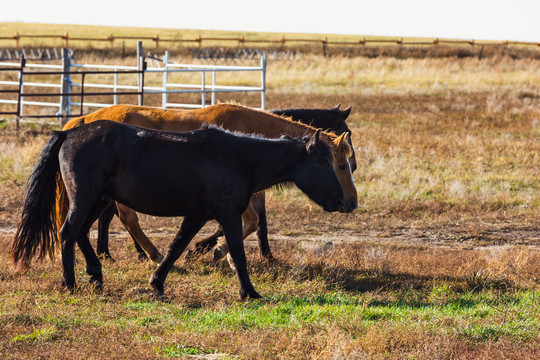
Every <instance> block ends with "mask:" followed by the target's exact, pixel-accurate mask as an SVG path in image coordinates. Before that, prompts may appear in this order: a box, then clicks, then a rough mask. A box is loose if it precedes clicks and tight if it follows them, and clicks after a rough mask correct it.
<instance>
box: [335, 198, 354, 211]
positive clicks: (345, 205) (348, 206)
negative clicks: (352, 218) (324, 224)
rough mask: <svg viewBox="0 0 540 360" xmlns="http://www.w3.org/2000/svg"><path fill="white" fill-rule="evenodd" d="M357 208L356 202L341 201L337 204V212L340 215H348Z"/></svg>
mask: <svg viewBox="0 0 540 360" xmlns="http://www.w3.org/2000/svg"><path fill="white" fill-rule="evenodd" d="M357 207H358V202H356V200H342V201H341V202H340V204H339V207H338V211H339V212H340V213H350V212H352V211H353V210H354V209H356V208H357Z"/></svg>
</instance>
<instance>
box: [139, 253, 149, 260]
mask: <svg viewBox="0 0 540 360" xmlns="http://www.w3.org/2000/svg"><path fill="white" fill-rule="evenodd" d="M137 259H138V260H139V261H146V260H148V256H147V255H146V254H145V253H137Z"/></svg>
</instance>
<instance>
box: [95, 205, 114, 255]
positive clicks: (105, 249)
mask: <svg viewBox="0 0 540 360" xmlns="http://www.w3.org/2000/svg"><path fill="white" fill-rule="evenodd" d="M115 214H116V206H115V205H114V201H110V202H109V204H108V205H107V206H106V207H105V209H104V210H103V212H102V213H101V215H99V220H98V237H97V254H98V256H99V257H101V258H105V259H111V260H112V257H111V253H110V252H109V225H110V224H111V221H112V219H113V217H114V215H115Z"/></svg>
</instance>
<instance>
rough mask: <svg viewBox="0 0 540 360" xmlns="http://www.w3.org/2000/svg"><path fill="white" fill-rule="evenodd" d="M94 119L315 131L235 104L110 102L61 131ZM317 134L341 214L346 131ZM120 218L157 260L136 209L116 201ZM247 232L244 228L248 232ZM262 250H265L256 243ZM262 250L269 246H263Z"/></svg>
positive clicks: (251, 220) (351, 196) (251, 216)
mask: <svg viewBox="0 0 540 360" xmlns="http://www.w3.org/2000/svg"><path fill="white" fill-rule="evenodd" d="M99 119H108V120H112V121H118V122H123V123H128V124H133V125H138V126H143V127H147V128H152V129H159V130H168V131H178V132H182V131H189V130H195V129H199V128H200V127H202V126H203V125H204V124H215V125H219V126H222V127H223V128H225V129H227V130H232V131H239V132H242V133H245V134H260V135H263V136H265V137H267V138H279V137H280V136H281V135H284V134H286V135H290V136H295V137H301V136H304V135H308V134H314V133H315V131H316V130H317V129H315V128H313V127H311V126H309V125H305V124H302V123H299V122H296V121H293V120H290V119H287V118H283V117H280V116H277V115H274V114H271V113H269V112H266V111H259V110H255V109H252V108H248V107H245V106H241V105H235V104H218V105H213V106H209V107H206V108H204V109H197V110H168V109H158V108H152V107H146V106H133V105H115V106H110V107H108V108H105V109H101V110H98V111H96V112H94V113H91V114H88V115H85V116H82V117H80V118H75V119H72V120H70V121H69V122H68V123H67V124H66V125H65V126H64V130H67V129H70V128H73V127H77V126H80V125H82V124H87V123H90V122H93V121H96V120H99ZM320 136H321V138H323V139H324V140H325V141H327V142H328V144H329V146H330V148H331V150H332V155H333V159H332V165H333V167H334V171H335V172H336V175H337V177H338V180H339V182H340V184H341V187H342V190H343V194H344V196H345V200H346V201H345V203H344V204H342V207H341V208H340V211H341V212H351V211H353V210H354V209H355V208H356V207H357V206H358V203H357V200H358V194H357V192H356V187H355V186H354V181H353V178H352V170H351V156H352V149H351V146H350V145H349V141H348V137H349V134H348V133H345V134H343V135H341V136H337V135H335V134H333V133H327V132H322V133H321V135H320ZM63 189H64V184H63V182H62V181H59V182H58V194H59V196H58V201H57V204H58V207H57V210H58V216H57V221H58V222H59V225H58V228H60V226H61V224H62V223H63V221H64V219H65V216H66V215H67V210H68V206H69V203H68V199H67V197H66V196H65V191H64V190H63ZM116 205H117V208H118V213H119V218H120V221H121V222H122V223H123V224H124V226H125V227H126V229H127V230H128V232H129V233H130V235H131V236H132V237H133V238H135V239H136V241H137V242H138V243H139V245H141V246H142V247H143V248H144V250H145V251H146V253H147V254H148V255H149V257H150V258H151V259H152V260H154V261H156V262H160V261H161V259H162V258H163V256H162V255H161V254H160V252H159V250H158V249H156V247H155V246H154V245H153V244H152V242H151V241H150V240H149V239H148V238H147V237H146V235H145V234H144V232H143V231H142V229H141V227H140V225H139V222H138V217H137V213H136V212H135V211H133V210H132V209H130V208H129V207H127V206H125V205H123V204H119V203H117V204H116ZM244 224H245V225H246V226H245V227H244V229H245V230H246V232H245V233H244V236H247V235H248V234H250V233H251V232H253V231H255V229H256V228H257V224H258V217H257V213H256V212H255V211H254V209H253V206H248V208H247V209H246V213H245V214H244ZM247 231H249V232H247ZM261 245H262V246H261V249H263V248H265V245H264V244H261ZM266 248H268V246H267V244H266Z"/></svg>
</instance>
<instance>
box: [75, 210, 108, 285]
mask: <svg viewBox="0 0 540 360" xmlns="http://www.w3.org/2000/svg"><path fill="white" fill-rule="evenodd" d="M107 206H110V201H105V200H98V201H97V202H96V204H94V206H93V207H92V210H91V211H90V213H89V214H88V216H87V218H86V221H85V223H84V224H83V226H82V228H81V231H80V232H79V236H78V237H77V244H78V245H79V248H80V249H81V252H82V253H83V255H84V258H85V260H86V273H87V274H88V275H90V276H91V277H90V283H95V284H96V285H97V286H98V287H99V288H101V286H102V285H103V274H102V271H101V262H100V261H99V258H98V257H97V255H96V253H95V252H94V249H93V248H92V245H91V244H90V240H89V239H88V232H89V231H90V228H91V227H92V224H94V222H95V221H96V220H97V219H98V218H99V216H100V214H101V213H102V211H103V209H104V208H106V207H107Z"/></svg>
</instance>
